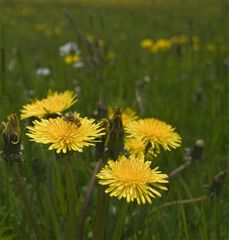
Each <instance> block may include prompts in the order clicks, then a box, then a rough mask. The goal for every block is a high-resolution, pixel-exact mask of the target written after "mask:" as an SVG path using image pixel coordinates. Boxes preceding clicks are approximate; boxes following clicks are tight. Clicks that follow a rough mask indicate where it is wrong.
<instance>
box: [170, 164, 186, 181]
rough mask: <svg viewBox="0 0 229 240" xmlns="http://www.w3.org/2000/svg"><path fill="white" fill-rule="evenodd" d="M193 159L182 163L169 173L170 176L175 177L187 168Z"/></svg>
mask: <svg viewBox="0 0 229 240" xmlns="http://www.w3.org/2000/svg"><path fill="white" fill-rule="evenodd" d="M190 163H191V161H187V162H186V163H184V164H182V165H180V166H179V167H177V168H176V169H174V170H173V171H172V172H170V173H169V178H173V177H175V176H176V175H177V174H179V173H180V172H182V171H183V170H184V169H186V168H187V167H188V166H189V165H190Z"/></svg>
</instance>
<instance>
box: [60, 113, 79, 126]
mask: <svg viewBox="0 0 229 240" xmlns="http://www.w3.org/2000/svg"><path fill="white" fill-rule="evenodd" d="M63 119H64V120H65V121H67V122H71V123H74V124H75V125H76V126H77V127H80V126H81V122H80V118H78V117H76V116H75V115H74V113H72V112H68V113H65V114H63Z"/></svg>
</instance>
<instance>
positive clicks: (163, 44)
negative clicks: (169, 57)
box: [150, 39, 172, 53]
mask: <svg viewBox="0 0 229 240" xmlns="http://www.w3.org/2000/svg"><path fill="white" fill-rule="evenodd" d="M171 47H172V42H171V41H170V40H168V39H158V40H157V41H156V42H155V43H154V45H153V46H152V47H151V48H150V51H151V52H152V53H156V52H160V51H166V50H169V49H170V48H171Z"/></svg>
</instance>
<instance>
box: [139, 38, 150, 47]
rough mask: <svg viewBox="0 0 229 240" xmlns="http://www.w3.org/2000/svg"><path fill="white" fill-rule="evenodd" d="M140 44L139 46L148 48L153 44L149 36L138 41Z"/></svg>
mask: <svg viewBox="0 0 229 240" xmlns="http://www.w3.org/2000/svg"><path fill="white" fill-rule="evenodd" d="M140 46H141V48H148V49H149V48H151V47H152V46H153V40H152V39H150V38H146V39H143V40H142V41H141V42H140Z"/></svg>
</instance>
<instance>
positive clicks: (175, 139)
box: [125, 118, 181, 153]
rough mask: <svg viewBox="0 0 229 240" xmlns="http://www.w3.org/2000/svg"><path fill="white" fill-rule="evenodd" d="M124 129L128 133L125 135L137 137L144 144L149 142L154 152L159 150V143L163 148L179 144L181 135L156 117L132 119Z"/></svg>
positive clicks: (166, 148)
mask: <svg viewBox="0 0 229 240" xmlns="http://www.w3.org/2000/svg"><path fill="white" fill-rule="evenodd" d="M125 130H126V132H127V134H128V135H127V137H131V138H132V137H134V138H138V139H139V140H141V141H143V143H145V144H148V143H150V144H151V145H152V148H153V149H155V152H156V153H157V152H159V150H160V145H161V146H162V147H163V148H164V149H165V150H170V148H177V147H179V146H180V145H181V137H180V136H179V135H178V134H177V133H176V132H174V128H172V126H170V125H169V124H167V123H165V122H162V121H160V120H158V119H154V118H146V119H140V120H138V121H132V122H130V123H129V124H128V125H127V126H126V128H125Z"/></svg>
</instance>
